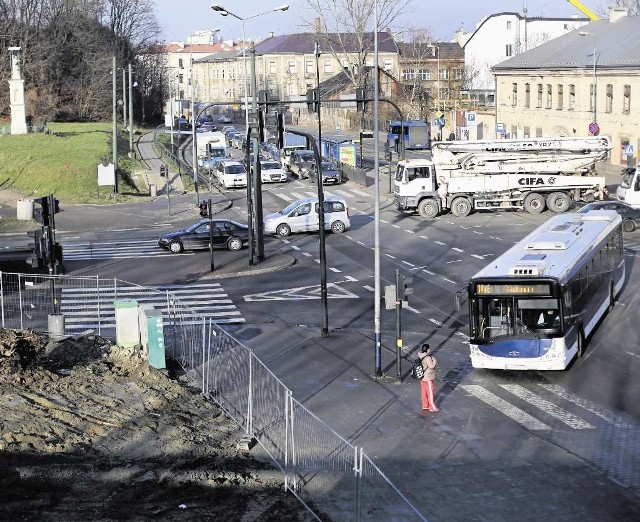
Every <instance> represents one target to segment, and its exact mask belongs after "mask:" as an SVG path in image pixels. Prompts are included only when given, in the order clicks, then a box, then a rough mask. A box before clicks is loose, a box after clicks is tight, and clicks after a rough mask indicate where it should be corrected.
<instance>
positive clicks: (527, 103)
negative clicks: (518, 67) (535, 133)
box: [524, 83, 531, 137]
mask: <svg viewBox="0 0 640 522" xmlns="http://www.w3.org/2000/svg"><path fill="white" fill-rule="evenodd" d="M529 107H531V85H529V84H528V83H525V84H524V108H525V109H528V108H529ZM527 137H528V136H527Z"/></svg>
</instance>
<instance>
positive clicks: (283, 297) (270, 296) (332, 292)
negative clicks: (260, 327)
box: [243, 283, 358, 302]
mask: <svg viewBox="0 0 640 522" xmlns="http://www.w3.org/2000/svg"><path fill="white" fill-rule="evenodd" d="M320 292H321V288H320V285H312V286H300V287H297V288H284V289H282V290H274V291H272V292H260V293H257V294H250V295H245V296H243V299H244V300H245V301H251V302H255V301H301V300H308V299H320ZM327 297H328V298H329V299H358V296H357V295H356V294H354V293H353V292H349V291H348V290H345V289H344V288H342V287H340V286H338V285H337V284H336V283H329V284H328V285H327Z"/></svg>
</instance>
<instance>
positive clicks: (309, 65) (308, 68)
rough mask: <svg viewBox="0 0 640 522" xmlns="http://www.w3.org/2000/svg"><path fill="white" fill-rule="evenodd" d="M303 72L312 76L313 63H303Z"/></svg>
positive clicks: (308, 61) (309, 61)
mask: <svg viewBox="0 0 640 522" xmlns="http://www.w3.org/2000/svg"><path fill="white" fill-rule="evenodd" d="M304 72H305V73H306V74H313V61H312V60H307V61H306V62H304Z"/></svg>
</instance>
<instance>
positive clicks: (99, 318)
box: [96, 275, 102, 335]
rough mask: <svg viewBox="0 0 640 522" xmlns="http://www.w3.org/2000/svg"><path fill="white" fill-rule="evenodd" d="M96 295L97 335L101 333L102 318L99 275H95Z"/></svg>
mask: <svg viewBox="0 0 640 522" xmlns="http://www.w3.org/2000/svg"><path fill="white" fill-rule="evenodd" d="M96 296H97V299H98V335H102V318H101V314H100V276H99V275H96Z"/></svg>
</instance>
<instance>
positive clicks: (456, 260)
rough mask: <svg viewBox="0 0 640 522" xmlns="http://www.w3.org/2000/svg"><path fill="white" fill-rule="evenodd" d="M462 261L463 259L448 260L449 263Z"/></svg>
mask: <svg viewBox="0 0 640 522" xmlns="http://www.w3.org/2000/svg"><path fill="white" fill-rule="evenodd" d="M461 261H462V259H454V260H453V261H447V264H451V263H460V262H461Z"/></svg>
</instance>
